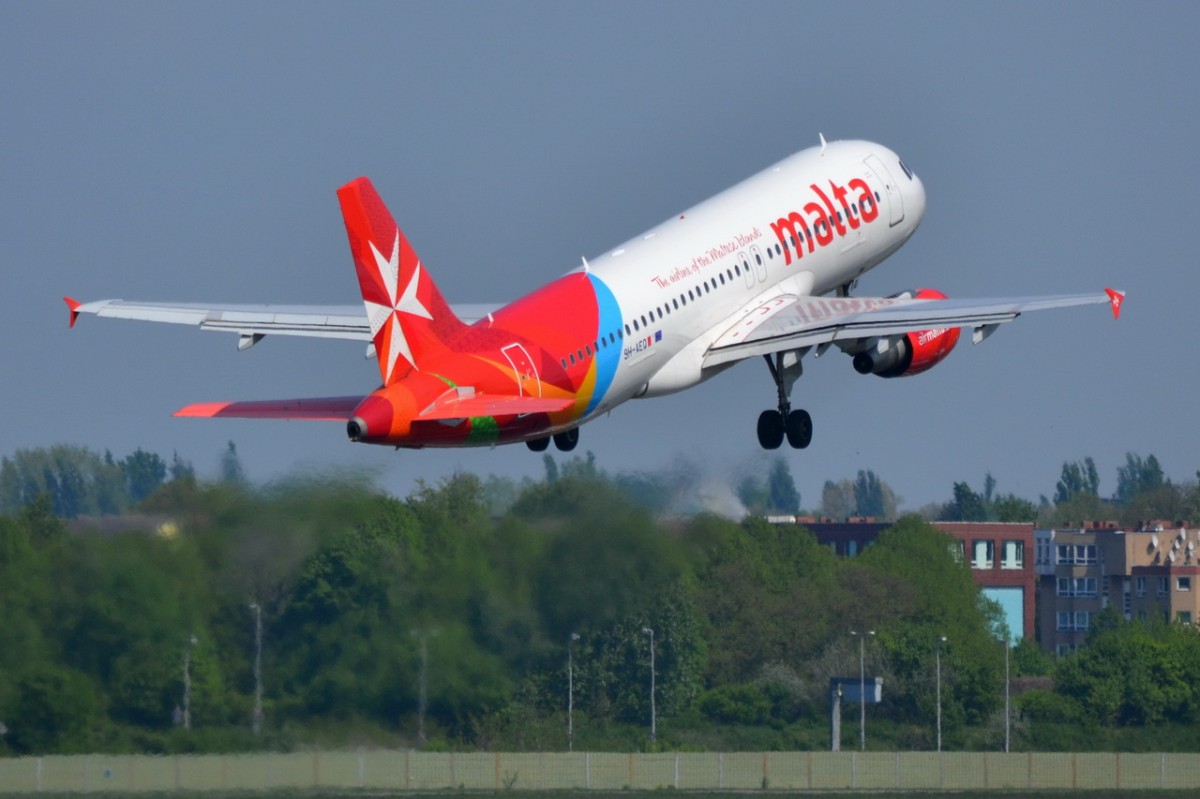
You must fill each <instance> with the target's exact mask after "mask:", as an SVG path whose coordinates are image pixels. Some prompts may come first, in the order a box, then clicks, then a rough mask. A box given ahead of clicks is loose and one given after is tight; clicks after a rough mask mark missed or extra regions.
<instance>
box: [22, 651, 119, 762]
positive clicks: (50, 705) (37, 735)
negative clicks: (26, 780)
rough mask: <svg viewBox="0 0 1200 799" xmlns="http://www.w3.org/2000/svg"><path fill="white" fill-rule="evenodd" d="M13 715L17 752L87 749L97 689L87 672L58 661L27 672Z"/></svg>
mask: <svg viewBox="0 0 1200 799" xmlns="http://www.w3.org/2000/svg"><path fill="white" fill-rule="evenodd" d="M16 693H17V696H18V697H19V698H18V699H17V702H16V706H15V708H14V712H13V715H12V717H11V719H10V727H11V729H10V731H9V738H10V739H11V741H12V744H13V747H14V748H15V749H16V750H17V751H18V752H23V753H25V754H33V755H37V754H50V753H58V752H84V751H87V748H88V745H89V743H90V737H89V734H88V732H89V725H90V723H91V721H92V719H93V718H94V716H95V714H96V712H97V710H98V702H97V699H96V697H97V693H96V691H95V689H94V687H93V686H92V685H91V681H90V680H88V678H87V676H86V675H84V674H81V673H80V672H78V671H75V670H74V669H69V668H63V667H61V666H57V665H50V666H44V667H42V668H40V669H38V670H37V671H36V672H31V673H28V674H26V675H25V676H24V677H22V678H21V680H20V681H19V682H18V685H17V691H16Z"/></svg>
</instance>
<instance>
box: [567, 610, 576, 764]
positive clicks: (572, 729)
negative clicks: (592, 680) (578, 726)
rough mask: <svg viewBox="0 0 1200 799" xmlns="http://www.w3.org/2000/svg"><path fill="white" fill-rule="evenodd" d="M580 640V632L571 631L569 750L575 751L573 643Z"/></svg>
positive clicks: (568, 688)
mask: <svg viewBox="0 0 1200 799" xmlns="http://www.w3.org/2000/svg"><path fill="white" fill-rule="evenodd" d="M578 640H579V633H571V636H570V637H569V638H568V639H567V751H568V752H573V751H575V657H574V653H573V652H572V651H571V645H572V644H574V643H575V642H576V641H578Z"/></svg>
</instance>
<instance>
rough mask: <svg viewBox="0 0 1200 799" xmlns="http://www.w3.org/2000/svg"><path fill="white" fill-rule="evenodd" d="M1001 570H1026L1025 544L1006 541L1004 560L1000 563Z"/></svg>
mask: <svg viewBox="0 0 1200 799" xmlns="http://www.w3.org/2000/svg"><path fill="white" fill-rule="evenodd" d="M1000 568H1001V569H1023V568H1025V542H1024V541H1005V542H1004V558H1003V559H1002V560H1001V561H1000Z"/></svg>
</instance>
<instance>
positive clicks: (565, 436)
mask: <svg viewBox="0 0 1200 799" xmlns="http://www.w3.org/2000/svg"><path fill="white" fill-rule="evenodd" d="M553 438H554V446H556V447H558V448H559V449H560V450H562V451H563V452H570V451H571V450H573V449H575V445H576V444H578V443H579V428H578V427H572V428H571V429H570V430H564V431H563V432H561V433H555V434H554V436H553ZM550 439H551V436H546V437H545V438H535V439H532V440H530V441H526V442H525V446H527V447H529V448H530V449H531V450H533V451H534V452H545V451H546V449H547V448H548V447H549V446H550Z"/></svg>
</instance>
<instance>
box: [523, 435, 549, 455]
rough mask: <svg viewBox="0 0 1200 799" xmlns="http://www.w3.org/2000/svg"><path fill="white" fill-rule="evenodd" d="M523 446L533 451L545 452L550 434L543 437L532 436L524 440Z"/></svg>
mask: <svg viewBox="0 0 1200 799" xmlns="http://www.w3.org/2000/svg"><path fill="white" fill-rule="evenodd" d="M525 446H527V447H529V448H530V449H531V450H533V451H534V452H545V451H546V447H548V446H550V436H546V437H545V438H534V439H531V440H529V441H526V442H525Z"/></svg>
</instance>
